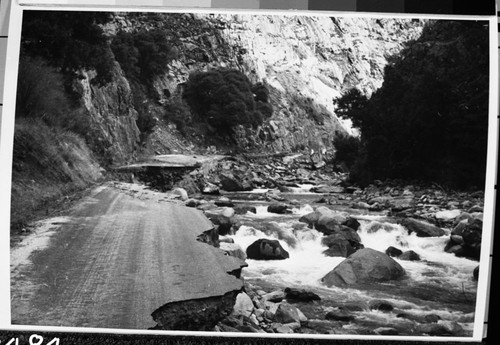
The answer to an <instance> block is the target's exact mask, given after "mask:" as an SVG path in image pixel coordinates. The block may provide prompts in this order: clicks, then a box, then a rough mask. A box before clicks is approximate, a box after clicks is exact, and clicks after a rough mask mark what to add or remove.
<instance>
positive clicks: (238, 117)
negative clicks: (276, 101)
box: [183, 69, 272, 135]
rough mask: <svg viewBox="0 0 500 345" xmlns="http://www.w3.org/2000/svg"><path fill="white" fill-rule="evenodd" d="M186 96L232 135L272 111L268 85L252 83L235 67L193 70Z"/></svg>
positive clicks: (195, 108) (208, 119) (199, 111)
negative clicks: (241, 126)
mask: <svg viewBox="0 0 500 345" xmlns="http://www.w3.org/2000/svg"><path fill="white" fill-rule="evenodd" d="M183 97H184V99H185V100H186V101H187V103H188V104H189V105H190V107H191V108H192V109H193V111H194V112H195V113H196V114H197V115H198V116H200V117H201V118H202V119H204V120H205V121H206V122H207V123H208V124H210V125H211V126H213V127H216V128H217V129H218V130H220V132H221V134H223V135H230V134H231V133H232V132H233V129H234V127H236V126H238V125H244V126H253V127H256V126H258V125H260V124H261V123H262V122H263V120H264V119H266V118H268V117H270V116H271V115H272V106H271V105H270V104H269V102H268V101H269V91H268V90H267V88H266V87H265V85H264V84H256V85H252V83H251V82H250V80H249V79H248V77H247V76H246V75H245V74H243V73H242V72H240V71H238V70H234V69H218V70H211V71H208V72H195V73H192V74H191V75H190V76H189V80H188V81H187V82H186V85H185V88H184V93H183Z"/></svg>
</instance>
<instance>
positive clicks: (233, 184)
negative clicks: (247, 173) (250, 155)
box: [219, 173, 253, 192]
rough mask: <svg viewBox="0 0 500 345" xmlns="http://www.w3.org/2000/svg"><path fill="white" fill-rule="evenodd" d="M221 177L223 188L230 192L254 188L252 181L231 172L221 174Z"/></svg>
mask: <svg viewBox="0 0 500 345" xmlns="http://www.w3.org/2000/svg"><path fill="white" fill-rule="evenodd" d="M219 179H220V183H221V187H222V189H223V190H225V191H228V192H242V191H250V190H252V189H253V186H252V184H251V182H249V181H246V180H243V179H241V178H238V177H236V176H234V175H233V174H230V173H225V174H221V175H220V176H219Z"/></svg>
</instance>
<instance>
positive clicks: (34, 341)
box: [30, 334, 43, 345]
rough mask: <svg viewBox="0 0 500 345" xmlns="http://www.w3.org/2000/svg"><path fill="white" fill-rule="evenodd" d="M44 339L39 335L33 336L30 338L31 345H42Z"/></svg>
mask: <svg viewBox="0 0 500 345" xmlns="http://www.w3.org/2000/svg"><path fill="white" fill-rule="evenodd" d="M42 343H43V337H42V336H41V335H38V334H32V335H31V336H30V345H42Z"/></svg>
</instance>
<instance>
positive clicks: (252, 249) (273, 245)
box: [246, 238, 290, 260]
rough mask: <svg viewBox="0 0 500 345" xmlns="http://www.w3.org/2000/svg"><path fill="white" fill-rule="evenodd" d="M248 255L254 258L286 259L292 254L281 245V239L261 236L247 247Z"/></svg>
mask: <svg viewBox="0 0 500 345" xmlns="http://www.w3.org/2000/svg"><path fill="white" fill-rule="evenodd" d="M246 252H247V257H248V258H249V259H254V260H284V259H288V258H289V257H290V254H289V253H288V252H287V251H286V250H285V249H284V248H283V247H282V246H281V244H280V243H279V241H277V240H270V239H267V238H260V239H258V240H257V241H255V242H254V243H252V244H251V245H249V246H248V248H247V251H246Z"/></svg>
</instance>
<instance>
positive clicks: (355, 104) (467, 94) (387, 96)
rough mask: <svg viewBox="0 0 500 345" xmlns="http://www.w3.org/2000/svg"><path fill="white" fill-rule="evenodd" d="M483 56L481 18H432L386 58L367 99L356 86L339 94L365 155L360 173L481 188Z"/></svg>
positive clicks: (484, 125) (338, 102)
mask: <svg viewBox="0 0 500 345" xmlns="http://www.w3.org/2000/svg"><path fill="white" fill-rule="evenodd" d="M488 56H489V54H488V28H487V26H486V25H485V23H484V22H474V21H435V22H430V23H429V24H428V25H427V26H426V27H425V28H424V30H423V33H422V35H421V37H420V38H419V39H418V40H415V41H412V42H409V43H407V45H406V47H405V48H404V49H403V50H402V52H401V54H400V55H398V56H395V57H393V58H391V59H390V60H389V63H388V65H387V66H386V68H385V78H384V83H383V85H382V87H381V88H380V89H379V90H377V91H376V92H375V93H374V94H373V95H372V97H371V98H370V99H367V98H366V97H365V96H364V95H362V94H361V93H360V92H359V91H358V90H356V89H353V90H350V91H349V92H347V93H346V94H345V95H344V96H342V97H340V98H339V99H337V100H336V101H335V103H336V106H337V114H338V115H340V116H341V117H344V118H349V119H351V120H352V122H353V125H354V126H356V127H358V128H359V129H360V131H361V139H362V146H363V147H362V149H363V152H365V153H366V155H360V157H361V158H360V159H359V160H358V162H357V165H356V167H357V169H363V170H365V172H364V174H363V176H365V177H366V176H367V172H369V179H374V178H379V179H380V178H394V177H398V178H407V179H423V180H428V181H439V182H442V183H445V184H449V185H454V186H461V187H465V186H472V185H474V186H481V185H482V184H483V183H484V178H485V167H486V146H487V127H488V83H489V70H488V66H489V60H488ZM361 160H362V162H361ZM356 174H358V175H359V171H358V172H355V175H356Z"/></svg>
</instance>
